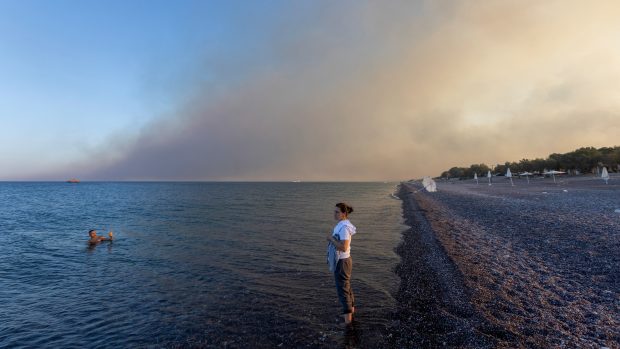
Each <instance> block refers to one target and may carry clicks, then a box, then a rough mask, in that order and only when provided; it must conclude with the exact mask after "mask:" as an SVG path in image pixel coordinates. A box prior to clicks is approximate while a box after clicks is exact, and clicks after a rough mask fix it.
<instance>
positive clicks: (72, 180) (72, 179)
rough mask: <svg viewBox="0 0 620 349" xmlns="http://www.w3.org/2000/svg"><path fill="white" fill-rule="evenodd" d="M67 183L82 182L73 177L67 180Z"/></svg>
mask: <svg viewBox="0 0 620 349" xmlns="http://www.w3.org/2000/svg"><path fill="white" fill-rule="evenodd" d="M67 183H80V180H79V179H76V178H71V179H70V180H68V181H67Z"/></svg>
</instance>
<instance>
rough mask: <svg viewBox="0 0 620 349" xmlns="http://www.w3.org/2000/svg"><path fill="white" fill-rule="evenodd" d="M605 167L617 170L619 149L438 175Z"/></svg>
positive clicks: (586, 150)
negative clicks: (508, 170) (508, 169)
mask: <svg viewBox="0 0 620 349" xmlns="http://www.w3.org/2000/svg"><path fill="white" fill-rule="evenodd" d="M601 167H607V169H608V170H609V171H610V172H618V171H620V147H618V146H615V147H603V148H599V149H596V148H594V147H585V148H579V149H577V150H574V151H572V152H570V153H566V154H557V153H553V154H551V155H549V156H548V157H547V158H546V159H533V160H529V159H522V160H520V161H519V162H506V163H504V164H503V165H499V166H495V167H493V168H491V167H489V166H487V165H485V164H474V165H471V166H469V167H452V168H451V169H449V170H447V171H444V172H442V173H441V176H440V177H442V178H472V177H473V176H474V173H477V174H478V176H481V175H484V174H486V173H487V171H491V173H506V169H507V168H510V171H512V172H513V173H519V172H524V171H528V172H542V171H544V170H545V169H547V170H561V171H572V172H574V171H579V173H591V172H596V169H597V168H601Z"/></svg>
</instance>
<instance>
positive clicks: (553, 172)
mask: <svg viewBox="0 0 620 349" xmlns="http://www.w3.org/2000/svg"><path fill="white" fill-rule="evenodd" d="M564 173H566V172H562V171H556V170H551V171H545V172H543V174H546V175H548V174H550V175H551V176H553V183H555V175H556V174H564Z"/></svg>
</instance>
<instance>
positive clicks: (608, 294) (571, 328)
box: [390, 181, 620, 348]
mask: <svg viewBox="0 0 620 349" xmlns="http://www.w3.org/2000/svg"><path fill="white" fill-rule="evenodd" d="M593 183H594V184H593ZM518 184H519V187H512V186H510V184H506V183H505V182H504V183H497V184H495V185H493V186H486V185H485V186H477V185H475V184H471V183H467V182H465V183H438V192H437V193H427V192H425V191H418V190H419V189H420V188H421V186H420V185H416V184H411V183H403V184H401V187H400V192H399V197H400V198H401V199H402V205H403V216H404V218H405V220H406V224H407V225H409V226H410V229H408V230H406V231H405V232H403V239H402V242H401V244H400V245H399V246H398V247H397V251H396V252H397V253H398V255H399V256H400V257H401V263H400V264H399V265H398V266H397V268H396V273H397V274H398V275H399V276H400V278H401V285H400V288H399V290H398V292H397V294H396V299H397V301H398V303H399V307H398V310H397V311H396V314H395V318H396V319H397V320H396V321H395V323H394V324H393V326H392V330H391V332H390V334H391V336H392V344H393V345H394V347H412V346H415V347H438V346H445V347H467V348H491V347H500V348H501V347H506V348H508V347H532V348H545V347H564V346H568V347H592V348H600V347H609V348H619V347H620V344H619V343H620V336H619V335H618V334H617V330H616V329H617V328H618V326H619V325H620V319H619V316H620V315H618V314H620V311H618V310H619V307H620V302H618V299H620V287H619V280H618V275H617V270H619V269H618V268H619V265H618V264H619V262H620V252H618V251H619V249H618V246H619V241H620V238H619V235H620V214H618V213H615V212H614V208H613V207H611V208H609V207H608V206H609V205H610V203H611V204H612V205H613V203H614V202H615V203H618V201H617V199H616V198H617V195H618V194H619V193H620V187H619V186H618V185H615V186H606V187H603V186H600V185H599V184H598V182H592V181H582V182H580V181H572V182H571V183H563V184H559V185H558V184H553V183H551V184H549V183H547V182H545V183H542V182H540V183H535V184H534V185H533V186H525V185H524V184H523V183H521V182H519V183H518ZM618 205H619V206H620V203H618ZM614 270H616V272H615V273H614Z"/></svg>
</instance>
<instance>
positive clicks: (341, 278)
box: [327, 202, 355, 325]
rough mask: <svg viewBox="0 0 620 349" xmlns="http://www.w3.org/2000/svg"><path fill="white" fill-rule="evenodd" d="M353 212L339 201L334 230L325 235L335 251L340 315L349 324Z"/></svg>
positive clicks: (353, 228) (335, 213) (351, 303)
mask: <svg viewBox="0 0 620 349" xmlns="http://www.w3.org/2000/svg"><path fill="white" fill-rule="evenodd" d="M352 212H353V207H351V206H349V205H347V204H345V203H343V202H339V203H337V204H336V208H335V209H334V219H335V220H337V221H338V223H337V224H336V226H335V227H334V231H333V232H332V233H331V234H329V235H328V236H327V241H329V242H330V243H331V244H332V245H333V246H334V247H335V250H336V251H335V252H336V257H337V259H336V261H337V262H336V266H335V269H334V277H335V279H336V292H337V293H338V299H340V303H341V304H342V316H343V317H344V323H345V324H346V325H349V324H350V323H351V321H352V317H353V313H354V312H355V297H354V296H353V290H351V270H352V269H353V261H352V260H351V238H352V237H353V235H354V234H355V226H354V225H353V224H351V222H350V221H349V218H348V217H349V214H350V213H352Z"/></svg>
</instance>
